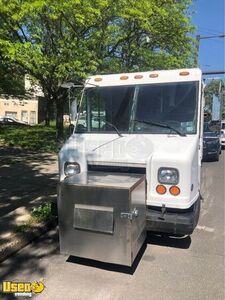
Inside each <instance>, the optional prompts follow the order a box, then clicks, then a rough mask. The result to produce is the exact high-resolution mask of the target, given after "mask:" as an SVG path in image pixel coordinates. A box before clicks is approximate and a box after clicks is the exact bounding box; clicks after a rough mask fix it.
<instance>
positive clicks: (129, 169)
mask: <svg viewBox="0 0 225 300" xmlns="http://www.w3.org/2000/svg"><path fill="white" fill-rule="evenodd" d="M88 171H99V172H110V173H111V172H116V173H136V174H146V168H141V167H121V166H105V165H104V166H103V165H88Z"/></svg>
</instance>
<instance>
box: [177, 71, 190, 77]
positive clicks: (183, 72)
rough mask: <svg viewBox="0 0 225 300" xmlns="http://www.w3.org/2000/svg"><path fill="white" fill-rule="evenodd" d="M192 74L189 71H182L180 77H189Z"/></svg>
mask: <svg viewBox="0 0 225 300" xmlns="http://www.w3.org/2000/svg"><path fill="white" fill-rule="evenodd" d="M189 74H190V73H189V72H188V71H182V72H180V73H179V75H180V76H187V75H189Z"/></svg>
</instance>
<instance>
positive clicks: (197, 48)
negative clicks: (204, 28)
mask: <svg viewBox="0 0 225 300" xmlns="http://www.w3.org/2000/svg"><path fill="white" fill-rule="evenodd" d="M224 37H225V34H224V33H223V34H220V35H208V36H201V35H200V34H198V35H196V51H197V54H196V59H195V64H196V66H197V65H198V60H199V48H200V40H207V39H214V38H224Z"/></svg>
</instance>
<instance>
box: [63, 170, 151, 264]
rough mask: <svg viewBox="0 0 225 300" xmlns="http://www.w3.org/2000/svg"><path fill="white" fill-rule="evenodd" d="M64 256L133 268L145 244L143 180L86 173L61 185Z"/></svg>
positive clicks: (107, 174) (138, 177)
mask: <svg viewBox="0 0 225 300" xmlns="http://www.w3.org/2000/svg"><path fill="white" fill-rule="evenodd" d="M58 214H59V234H60V251H61V253H65V254H70V255H75V256H79V257H84V258H90V259H94V260H99V261H103V262H108V263H116V264H121V265H128V266H131V265H132V263H133V261H134V259H135V257H136V255H137V253H138V251H139V250H140V248H141V246H142V245H143V242H144V240H145V226H146V201H145V176H143V175H137V174H121V173H110V174H109V173H104V172H87V173H81V174H78V175H74V176H71V177H69V178H66V179H65V180H64V181H63V182H61V183H60V184H59V197H58Z"/></svg>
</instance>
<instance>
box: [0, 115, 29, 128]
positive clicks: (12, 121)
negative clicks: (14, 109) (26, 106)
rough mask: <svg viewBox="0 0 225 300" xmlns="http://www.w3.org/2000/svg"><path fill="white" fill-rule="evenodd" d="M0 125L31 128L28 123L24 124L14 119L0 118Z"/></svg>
mask: <svg viewBox="0 0 225 300" xmlns="http://www.w3.org/2000/svg"><path fill="white" fill-rule="evenodd" d="M0 125H17V126H30V125H29V124H28V123H26V122H22V121H19V120H17V119H16V118H13V117H7V116H4V117H0Z"/></svg>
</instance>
